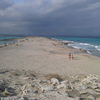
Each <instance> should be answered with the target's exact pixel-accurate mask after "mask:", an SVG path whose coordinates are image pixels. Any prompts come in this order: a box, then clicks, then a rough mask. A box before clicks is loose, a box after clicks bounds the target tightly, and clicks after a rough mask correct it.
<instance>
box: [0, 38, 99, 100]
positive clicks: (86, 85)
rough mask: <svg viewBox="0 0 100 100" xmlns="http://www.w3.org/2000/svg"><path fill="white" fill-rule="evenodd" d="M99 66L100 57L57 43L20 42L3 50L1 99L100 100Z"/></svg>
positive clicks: (0, 53) (0, 56)
mask: <svg viewBox="0 0 100 100" xmlns="http://www.w3.org/2000/svg"><path fill="white" fill-rule="evenodd" d="M69 52H72V53H74V59H73V60H70V59H69ZM99 63H100V57H96V56H93V55H90V54H87V53H86V52H84V51H82V50H80V49H74V48H69V47H64V43H63V42H61V41H58V40H52V39H50V38H44V37H26V38H22V39H17V42H16V43H14V44H8V45H7V46H5V47H2V48H0V99H1V100H99V99H100V67H99V66H100V64H99Z"/></svg>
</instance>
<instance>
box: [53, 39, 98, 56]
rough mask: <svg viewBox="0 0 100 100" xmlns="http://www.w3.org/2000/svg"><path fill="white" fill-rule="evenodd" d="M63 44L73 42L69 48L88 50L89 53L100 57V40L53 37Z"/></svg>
mask: <svg viewBox="0 0 100 100" xmlns="http://www.w3.org/2000/svg"><path fill="white" fill-rule="evenodd" d="M52 38H53V39H57V40H60V41H63V42H65V43H66V42H71V43H69V44H68V46H69V47H73V48H78V49H83V50H86V51H87V53H89V54H93V55H96V56H99V57H100V38H89V37H88V38H82V37H52Z"/></svg>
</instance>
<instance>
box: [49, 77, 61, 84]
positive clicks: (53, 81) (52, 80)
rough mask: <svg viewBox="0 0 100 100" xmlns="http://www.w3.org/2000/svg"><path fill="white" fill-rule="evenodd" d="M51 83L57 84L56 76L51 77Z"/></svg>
mask: <svg viewBox="0 0 100 100" xmlns="http://www.w3.org/2000/svg"><path fill="white" fill-rule="evenodd" d="M50 81H51V84H53V85H57V84H59V80H58V79H56V78H51V80H50Z"/></svg>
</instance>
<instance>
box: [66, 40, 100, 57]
mask: <svg viewBox="0 0 100 100" xmlns="http://www.w3.org/2000/svg"><path fill="white" fill-rule="evenodd" d="M71 42H72V41H69V42H68V41H67V43H68V45H67V46H68V47H73V48H76V49H83V50H86V51H87V53H89V54H94V55H97V56H100V45H93V44H89V43H79V42H72V43H71Z"/></svg>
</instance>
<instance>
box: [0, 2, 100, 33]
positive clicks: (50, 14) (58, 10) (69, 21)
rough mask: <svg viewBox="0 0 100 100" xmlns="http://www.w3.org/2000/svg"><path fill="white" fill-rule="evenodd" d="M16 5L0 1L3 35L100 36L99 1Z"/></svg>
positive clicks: (20, 3)
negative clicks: (55, 34)
mask: <svg viewBox="0 0 100 100" xmlns="http://www.w3.org/2000/svg"><path fill="white" fill-rule="evenodd" d="M13 1H14V0H13ZM13 1H12V0H0V5H2V6H0V23H1V24H0V33H12V34H14V33H33V34H53V33H57V34H64V35H87V34H89V35H94V33H95V35H99V33H100V27H99V26H100V20H99V18H100V14H99V11H100V2H99V1H98V0H95V1H94V0H74V1H73V0H20V1H18V2H15V3H14V2H13ZM5 29H6V30H5Z"/></svg>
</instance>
